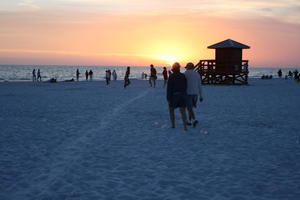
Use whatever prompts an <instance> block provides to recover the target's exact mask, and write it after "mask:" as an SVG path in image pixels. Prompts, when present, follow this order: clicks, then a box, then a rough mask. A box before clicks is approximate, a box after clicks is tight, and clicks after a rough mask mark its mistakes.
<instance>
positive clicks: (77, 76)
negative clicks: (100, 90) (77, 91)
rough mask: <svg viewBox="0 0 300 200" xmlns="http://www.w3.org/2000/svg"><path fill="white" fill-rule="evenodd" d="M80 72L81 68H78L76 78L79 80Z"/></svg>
mask: <svg viewBox="0 0 300 200" xmlns="http://www.w3.org/2000/svg"><path fill="white" fill-rule="evenodd" d="M79 74H80V72H79V69H77V70H76V80H77V81H79Z"/></svg>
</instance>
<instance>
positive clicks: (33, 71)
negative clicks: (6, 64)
mask: <svg viewBox="0 0 300 200" xmlns="http://www.w3.org/2000/svg"><path fill="white" fill-rule="evenodd" d="M32 81H33V82H35V81H36V74H35V69H33V70H32Z"/></svg>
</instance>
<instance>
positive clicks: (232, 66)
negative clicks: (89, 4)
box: [195, 39, 250, 85]
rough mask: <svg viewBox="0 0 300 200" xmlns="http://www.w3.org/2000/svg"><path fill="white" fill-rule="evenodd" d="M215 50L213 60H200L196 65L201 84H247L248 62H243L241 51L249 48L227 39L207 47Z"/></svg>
mask: <svg viewBox="0 0 300 200" xmlns="http://www.w3.org/2000/svg"><path fill="white" fill-rule="evenodd" d="M207 48H209V49H215V50H216V51H215V52H216V53H215V60H200V62H199V63H198V64H197V65H196V68H195V69H196V71H198V72H199V73H200V75H201V77H202V83H203V84H233V85H245V84H248V73H249V71H248V60H243V59H242V55H243V49H249V48H250V47H249V46H247V45H245V44H241V43H239V42H236V41H234V40H231V39H228V40H224V41H222V42H219V43H217V44H214V45H211V46H208V47H207Z"/></svg>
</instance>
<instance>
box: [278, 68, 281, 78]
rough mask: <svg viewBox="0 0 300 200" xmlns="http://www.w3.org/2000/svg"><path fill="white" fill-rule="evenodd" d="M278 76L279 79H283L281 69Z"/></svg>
mask: <svg viewBox="0 0 300 200" xmlns="http://www.w3.org/2000/svg"><path fill="white" fill-rule="evenodd" d="M277 74H278V77H279V78H281V77H282V71H281V69H279V70H278V72H277Z"/></svg>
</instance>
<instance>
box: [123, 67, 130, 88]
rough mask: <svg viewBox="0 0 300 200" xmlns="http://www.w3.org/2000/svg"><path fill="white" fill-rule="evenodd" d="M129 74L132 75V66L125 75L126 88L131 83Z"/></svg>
mask: <svg viewBox="0 0 300 200" xmlns="http://www.w3.org/2000/svg"><path fill="white" fill-rule="evenodd" d="M129 75H130V67H127V69H126V73H125V77H124V88H126V87H127V86H128V85H129V84H130V80H129Z"/></svg>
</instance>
